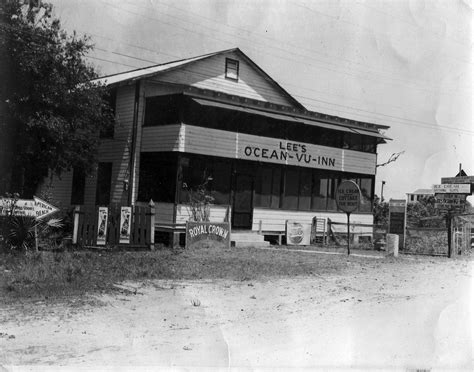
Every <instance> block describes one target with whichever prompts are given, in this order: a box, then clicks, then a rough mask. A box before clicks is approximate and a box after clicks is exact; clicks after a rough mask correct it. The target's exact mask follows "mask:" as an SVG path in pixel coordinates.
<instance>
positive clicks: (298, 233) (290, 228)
mask: <svg viewBox="0 0 474 372" xmlns="http://www.w3.org/2000/svg"><path fill="white" fill-rule="evenodd" d="M310 241H311V224H307V223H306V224H303V223H299V222H295V221H286V244H288V245H310Z"/></svg>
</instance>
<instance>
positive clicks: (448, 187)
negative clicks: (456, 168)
mask: <svg viewBox="0 0 474 372" xmlns="http://www.w3.org/2000/svg"><path fill="white" fill-rule="evenodd" d="M433 190H434V193H435V194H467V195H468V194H471V185H470V184H468V183H444V184H441V185H433Z"/></svg>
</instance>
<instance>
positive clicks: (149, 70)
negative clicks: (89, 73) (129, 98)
mask: <svg viewBox="0 0 474 372" xmlns="http://www.w3.org/2000/svg"><path fill="white" fill-rule="evenodd" d="M226 53H238V54H239V55H240V57H242V58H243V59H244V60H245V61H246V62H247V63H249V64H250V65H252V67H254V68H255V69H256V70H257V71H258V72H259V73H260V74H261V75H262V76H263V78H264V79H265V80H267V81H268V82H269V83H270V84H273V85H274V86H275V87H276V88H277V89H278V90H280V91H281V93H282V94H283V95H284V96H285V97H286V98H288V99H289V100H290V101H291V102H292V104H293V105H294V106H295V107H297V108H299V109H303V110H304V109H305V107H304V106H303V105H302V104H301V103H300V102H299V101H297V100H296V99H295V98H294V97H293V96H292V95H291V94H290V93H288V92H287V91H286V90H285V89H283V87H282V86H281V85H280V84H278V83H277V82H276V81H275V80H273V79H272V78H271V77H270V75H268V74H267V73H266V72H265V71H264V70H262V69H261V68H260V67H259V66H258V65H257V64H256V63H255V62H253V61H252V60H251V59H250V58H249V57H248V56H247V55H246V54H245V53H243V52H242V51H241V50H240V49H239V48H232V49H227V50H222V51H219V52H214V53H209V54H204V55H201V56H197V57H192V58H186V59H181V60H177V61H172V62H167V63H163V64H159V65H154V66H150V67H144V68H139V69H136V70H131V71H126V72H121V73H118V74H113V75H107V76H103V77H100V78H98V79H94V80H92V82H93V83H101V84H105V85H107V86H112V85H119V84H121V83H125V82H132V81H137V80H142V79H146V78H150V77H154V76H155V75H158V74H160V73H163V72H168V71H171V70H174V69H178V68H180V67H183V66H186V65H189V64H191V63H194V62H197V61H201V60H204V59H208V58H211V57H214V56H217V55H221V54H226Z"/></svg>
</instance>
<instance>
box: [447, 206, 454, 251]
mask: <svg viewBox="0 0 474 372" xmlns="http://www.w3.org/2000/svg"><path fill="white" fill-rule="evenodd" d="M446 219H447V220H446V227H447V229H448V257H449V258H451V257H452V253H453V252H452V248H453V247H452V241H451V240H452V238H451V235H452V234H451V219H452V216H451V211H450V210H449V211H448V214H447V215H446Z"/></svg>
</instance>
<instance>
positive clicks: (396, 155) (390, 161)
mask: <svg viewBox="0 0 474 372" xmlns="http://www.w3.org/2000/svg"><path fill="white" fill-rule="evenodd" d="M404 153H405V151H400V152H396V153H393V154H392V155H390V157H389V158H388V160H387V161H385V162H383V163H381V164H377V165H376V166H375V167H376V168H378V167H385V166H386V165H388V164H390V163H393V162H395V161H397V160H398V158H399V157H400V155H402V154H404Z"/></svg>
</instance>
